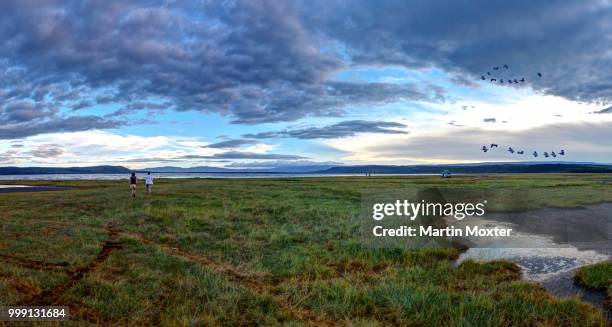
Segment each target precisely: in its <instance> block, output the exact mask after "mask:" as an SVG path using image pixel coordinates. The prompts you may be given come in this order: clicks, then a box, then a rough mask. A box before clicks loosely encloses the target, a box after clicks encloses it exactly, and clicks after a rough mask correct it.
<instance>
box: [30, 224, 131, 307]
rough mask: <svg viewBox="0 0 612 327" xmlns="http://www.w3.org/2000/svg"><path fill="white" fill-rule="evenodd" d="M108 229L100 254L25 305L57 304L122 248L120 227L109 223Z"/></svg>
mask: <svg viewBox="0 0 612 327" xmlns="http://www.w3.org/2000/svg"><path fill="white" fill-rule="evenodd" d="M106 231H107V232H108V238H107V239H106V241H104V244H103V245H102V249H101V250H100V252H99V253H98V255H97V256H96V257H95V258H94V259H93V260H92V261H91V262H89V263H88V264H87V265H85V266H82V267H79V268H77V269H76V270H75V271H74V272H73V273H72V274H71V275H70V277H69V278H68V280H67V281H66V282H64V283H63V284H60V285H58V286H56V287H53V288H51V289H48V290H44V291H42V292H41V293H39V294H37V295H35V296H33V297H31V298H29V299H28V300H26V301H25V302H24V303H22V304H23V305H53V304H57V303H58V302H59V301H60V299H61V297H62V295H63V294H64V292H66V290H68V289H70V288H72V287H73V286H74V285H76V284H77V283H78V282H79V281H81V280H82V279H83V277H84V276H85V275H86V274H87V273H89V272H91V271H93V270H95V269H96V268H98V266H100V265H101V264H102V263H103V262H104V261H106V259H108V257H109V256H110V254H111V253H112V252H113V250H115V249H120V248H121V243H119V242H118V241H117V236H118V235H119V232H120V231H119V229H117V228H115V227H114V226H113V225H111V224H108V225H107V226H106Z"/></svg>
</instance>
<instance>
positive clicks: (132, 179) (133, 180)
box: [130, 173, 136, 198]
mask: <svg viewBox="0 0 612 327" xmlns="http://www.w3.org/2000/svg"><path fill="white" fill-rule="evenodd" d="M130 190H131V191H132V197H133V198H135V197H136V173H132V176H131V177H130Z"/></svg>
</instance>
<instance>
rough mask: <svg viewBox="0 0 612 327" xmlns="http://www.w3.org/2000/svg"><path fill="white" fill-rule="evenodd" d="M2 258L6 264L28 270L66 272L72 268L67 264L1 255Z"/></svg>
mask: <svg viewBox="0 0 612 327" xmlns="http://www.w3.org/2000/svg"><path fill="white" fill-rule="evenodd" d="M0 258H1V259H2V260H3V261H5V262H8V263H11V264H14V265H17V266H21V267H24V268H28V269H37V270H56V271H65V270H66V269H67V268H68V267H69V266H70V265H69V264H68V263H67V262H58V263H49V262H43V261H38V260H32V259H26V258H19V257H15V256H12V255H8V254H0Z"/></svg>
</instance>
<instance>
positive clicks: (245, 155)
mask: <svg viewBox="0 0 612 327" xmlns="http://www.w3.org/2000/svg"><path fill="white" fill-rule="evenodd" d="M180 159H263V160H298V159H308V158H307V157H303V156H298V155H292V154H276V153H254V152H240V151H228V152H223V153H216V154H214V155H208V156H202V155H185V156H181V157H180Z"/></svg>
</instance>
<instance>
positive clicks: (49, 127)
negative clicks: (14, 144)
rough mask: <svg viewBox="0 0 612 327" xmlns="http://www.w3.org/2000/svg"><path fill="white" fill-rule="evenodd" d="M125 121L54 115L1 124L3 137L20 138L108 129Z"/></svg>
mask: <svg viewBox="0 0 612 327" xmlns="http://www.w3.org/2000/svg"><path fill="white" fill-rule="evenodd" d="M123 125H124V123H122V122H119V121H115V120H110V119H106V118H103V117H98V116H72V117H55V116H54V117H52V118H51V119H45V120H34V121H30V122H23V123H18V124H9V125H0V140H1V139H19V138H24V137H28V136H32V135H38V134H47V133H58V132H77V131H86V130H91V129H108V128H117V127H120V126H123Z"/></svg>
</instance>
